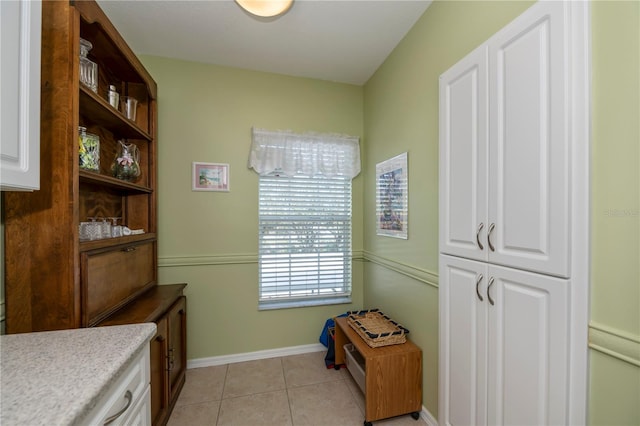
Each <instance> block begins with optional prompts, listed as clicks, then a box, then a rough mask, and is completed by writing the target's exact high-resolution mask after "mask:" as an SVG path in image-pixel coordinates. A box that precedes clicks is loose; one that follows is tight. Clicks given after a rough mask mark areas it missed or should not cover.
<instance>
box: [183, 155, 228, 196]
mask: <svg viewBox="0 0 640 426" xmlns="http://www.w3.org/2000/svg"><path fill="white" fill-rule="evenodd" d="M191 190H192V191H225V192H229V165H228V164H221V163H196V162H194V163H193V177H192V181H191Z"/></svg>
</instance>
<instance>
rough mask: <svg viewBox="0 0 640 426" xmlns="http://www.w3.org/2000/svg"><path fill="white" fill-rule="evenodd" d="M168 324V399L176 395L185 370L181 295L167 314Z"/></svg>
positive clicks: (184, 301)
mask: <svg viewBox="0 0 640 426" xmlns="http://www.w3.org/2000/svg"><path fill="white" fill-rule="evenodd" d="M167 320H168V325H169V386H170V388H169V389H170V398H169V400H170V401H173V399H174V398H176V397H177V392H178V391H179V390H180V388H181V387H182V384H183V383H184V378H185V372H186V370H187V299H186V297H184V296H182V297H181V298H180V299H178V301H177V302H176V303H174V304H173V306H172V307H171V309H170V310H169V312H168V314H167Z"/></svg>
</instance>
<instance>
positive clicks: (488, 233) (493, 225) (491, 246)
mask: <svg viewBox="0 0 640 426" xmlns="http://www.w3.org/2000/svg"><path fill="white" fill-rule="evenodd" d="M495 227H496V224H495V223H492V224H491V225H489V232H487V242H488V243H489V249H490V250H491V251H496V249H495V247H493V244H491V233H492V232H493V230H494V228H495Z"/></svg>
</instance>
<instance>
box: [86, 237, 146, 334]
mask: <svg viewBox="0 0 640 426" xmlns="http://www.w3.org/2000/svg"><path fill="white" fill-rule="evenodd" d="M154 245H155V242H146V243H138V244H132V245H130V246H118V247H115V248H114V249H108V250H98V251H96V252H85V253H82V266H81V268H82V283H83V293H84V301H85V304H84V306H83V321H84V323H85V324H86V325H95V324H96V323H97V322H98V321H100V320H101V319H103V318H104V317H105V316H106V315H107V314H109V313H110V312H113V310H114V309H115V308H117V307H118V306H121V305H122V303H123V302H125V301H128V300H130V299H131V298H132V297H134V296H135V295H137V294H140V292H142V291H143V290H144V289H145V288H148V287H149V286H150V285H153V284H154V283H155V270H154V265H155V261H154V256H155V249H154Z"/></svg>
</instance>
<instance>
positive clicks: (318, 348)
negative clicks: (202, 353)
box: [187, 343, 327, 369]
mask: <svg viewBox="0 0 640 426" xmlns="http://www.w3.org/2000/svg"><path fill="white" fill-rule="evenodd" d="M326 350H327V348H326V347H325V346H323V345H322V344H321V343H314V344H311V345H301V346H290V347H288V348H278V349H267V350H264V351H256V352H246V353H241V354H232V355H221V356H212V357H209V358H196V359H190V360H187V368H188V369H190V368H200V367H212V366H215V365H225V364H233V363H236V362H244V361H255V360H258V359H267V358H277V357H280V356H289V355H300V354H306V353H310V352H322V351H326Z"/></svg>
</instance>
